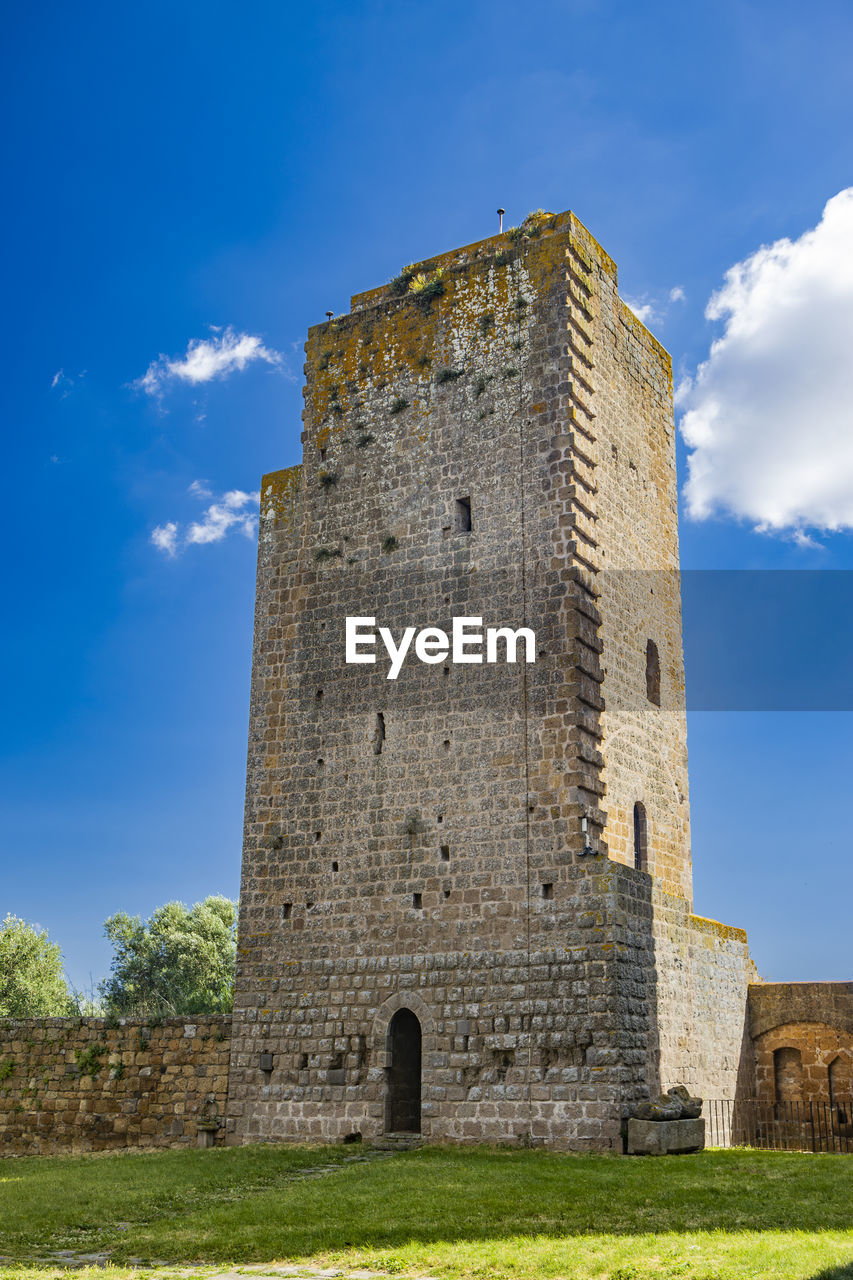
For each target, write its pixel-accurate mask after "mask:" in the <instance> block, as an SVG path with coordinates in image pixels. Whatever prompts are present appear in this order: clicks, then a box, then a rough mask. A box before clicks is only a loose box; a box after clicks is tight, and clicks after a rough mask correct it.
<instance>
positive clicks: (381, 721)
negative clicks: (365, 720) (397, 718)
mask: <svg viewBox="0 0 853 1280" xmlns="http://www.w3.org/2000/svg"><path fill="white" fill-rule="evenodd" d="M384 745H385V717H384V715H383V714H382V712H381V711H377V712H376V727H375V729H374V730H373V754H374V755H375V756H381V755H382V748H383V746H384Z"/></svg>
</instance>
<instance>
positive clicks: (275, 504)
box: [261, 463, 302, 527]
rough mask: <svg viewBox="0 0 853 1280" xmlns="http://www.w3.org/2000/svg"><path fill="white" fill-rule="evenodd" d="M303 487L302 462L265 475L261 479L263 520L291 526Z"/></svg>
mask: <svg viewBox="0 0 853 1280" xmlns="http://www.w3.org/2000/svg"><path fill="white" fill-rule="evenodd" d="M301 488H302V465H301V463H300V464H298V465H297V466H295V467H286V468H285V469H284V470H283V471H271V472H270V474H269V475H266V476H264V477H263V479H262V480H261V520H262V521H266V522H268V523H270V524H276V525H284V526H285V527H289V526H290V523H291V521H292V519H293V509H294V506H295V505H296V502H297V501H298V499H299V493H300V491H301Z"/></svg>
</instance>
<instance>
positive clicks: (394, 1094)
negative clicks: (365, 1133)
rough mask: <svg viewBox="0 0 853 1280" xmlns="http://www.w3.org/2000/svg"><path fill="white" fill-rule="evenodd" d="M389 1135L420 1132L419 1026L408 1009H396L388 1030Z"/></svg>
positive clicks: (387, 1115)
mask: <svg viewBox="0 0 853 1280" xmlns="http://www.w3.org/2000/svg"><path fill="white" fill-rule="evenodd" d="M388 1052H389V1055H390V1066H389V1068H388V1098H387V1102H386V1107H385V1129H386V1132H388V1133H420V1131H421V1024H420V1022H419V1021H418V1019H417V1017H416V1016H415V1014H413V1013H412V1011H411V1009H398V1010H397V1012H396V1013H395V1014H394V1017H393V1018H392V1019H391V1023H390V1026H389V1027H388Z"/></svg>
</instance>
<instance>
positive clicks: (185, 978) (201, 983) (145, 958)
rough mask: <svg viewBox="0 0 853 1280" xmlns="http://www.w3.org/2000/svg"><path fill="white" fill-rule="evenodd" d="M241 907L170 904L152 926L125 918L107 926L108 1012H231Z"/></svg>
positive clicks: (221, 902)
mask: <svg viewBox="0 0 853 1280" xmlns="http://www.w3.org/2000/svg"><path fill="white" fill-rule="evenodd" d="M236 930H237V904H236V903H235V902H232V900H231V899H230V898H224V897H221V896H212V897H209V898H205V899H204V901H203V902H197V903H196V904H195V906H193V907H186V906H184V904H183V903H182V902H167V903H166V904H165V905H164V906H162V907H158V908H157V910H156V911H155V912H154V913H153V914H152V916H151V918H150V919H149V920H142V919H141V918H140V917H139V916H128V915H126V914H125V912H123V911H120V912H118V913H117V914H116V915H113V916H110V918H109V919H108V920H107V921H106V922H105V923H104V932H105V933H106V935H107V937H108V938H109V940H110V941H111V942H112V944H113V950H114V955H113V961H112V972H111V974H110V976H109V978H107V980H106V981H105V982H102V983H101V988H100V990H101V996H102V998H103V1001H104V1005H105V1008H106V1011H107V1013H109V1014H114V1015H122V1016H126V1015H134V1016H140V1017H175V1016H182V1015H184V1014H205V1013H228V1012H230V1010H231V1008H232V1006H233V1003H234V962H235V957H236V954H237V941H236Z"/></svg>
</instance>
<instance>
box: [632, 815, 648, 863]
mask: <svg viewBox="0 0 853 1280" xmlns="http://www.w3.org/2000/svg"><path fill="white" fill-rule="evenodd" d="M634 866H635V867H636V868H637V870H638V871H648V869H649V824H648V822H647V820H646V806H645V805H644V804H642V803H641V802H640V801H639V800H638V801H637V803H636V804H635V805H634Z"/></svg>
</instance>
